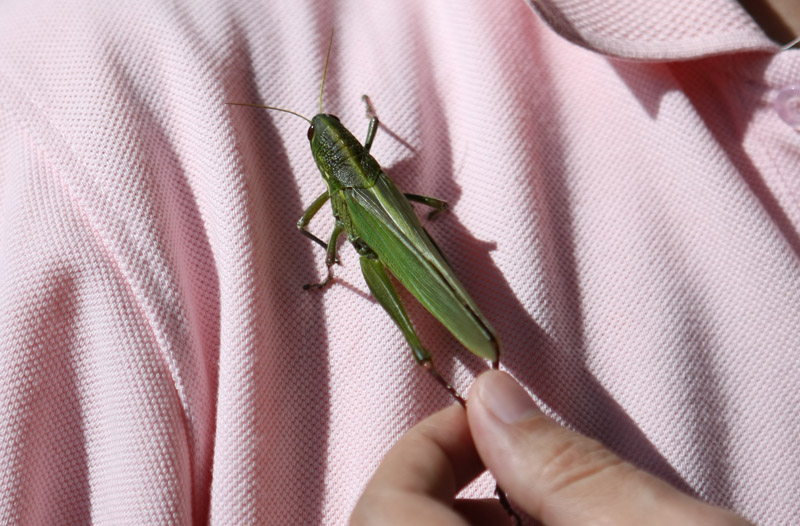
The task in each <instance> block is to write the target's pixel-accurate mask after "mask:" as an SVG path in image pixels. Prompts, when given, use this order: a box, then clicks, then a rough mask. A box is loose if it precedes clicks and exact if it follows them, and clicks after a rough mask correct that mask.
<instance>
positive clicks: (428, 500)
mask: <svg viewBox="0 0 800 526" xmlns="http://www.w3.org/2000/svg"><path fill="white" fill-rule="evenodd" d="M484 469H489V471H490V472H491V473H492V475H493V476H494V477H495V478H496V480H497V482H498V484H499V485H500V486H501V487H502V488H503V489H504V490H505V491H506V493H507V494H508V497H509V499H511V501H512V502H514V503H515V505H516V506H517V507H518V508H520V509H522V510H523V511H524V512H525V513H526V514H527V515H529V516H530V517H533V518H535V519H536V520H538V521H539V523H540V524H543V525H546V526H558V525H569V526H582V525H590V524H592V525H597V524H608V525H617V526H627V525H631V526H633V525H637V526H639V525H642V524H648V525H652V526H660V525H665V526H666V525H675V524H681V525H710V526H744V525H747V524H749V523H748V522H747V521H746V520H744V519H743V518H741V517H739V516H737V515H735V514H734V513H731V512H729V511H727V510H724V509H722V508H718V507H715V506H711V505H709V504H706V503H704V502H701V501H699V500H697V499H694V498H692V497H690V496H688V495H686V494H684V493H682V492H680V491H678V490H677V489H675V488H673V487H672V486H670V485H669V484H667V483H666V482H663V481H662V480H660V479H658V478H656V477H654V476H652V475H650V474H648V473H646V472H644V471H641V470H639V469H637V468H636V467H635V466H633V465H632V464H629V463H627V462H625V461H623V460H622V459H621V458H619V457H618V456H617V455H615V454H614V453H612V452H611V451H609V450H608V449H606V448H605V447H604V446H603V445H602V444H600V443H599V442H597V441H595V440H592V439H590V438H587V437H585V436H583V435H581V434H578V433H575V432H573V431H570V430H568V429H566V428H564V427H562V426H561V425H560V424H558V423H557V422H556V421H554V420H552V419H551V418H549V417H548V416H546V415H544V414H543V413H542V412H541V411H539V409H538V408H537V406H536V405H535V403H534V402H533V400H531V398H530V397H529V396H528V394H527V392H526V391H525V390H524V389H523V388H522V387H521V386H520V385H519V384H517V382H516V381H515V380H513V379H512V378H511V377H510V376H509V375H507V374H506V373H504V372H501V371H496V370H491V371H487V372H485V373H483V374H482V375H481V376H479V377H478V378H477V380H476V381H475V383H474V384H473V386H472V389H471V390H470V393H469V402H468V403H467V409H466V410H464V409H463V408H461V407H460V406H456V405H454V406H451V407H448V408H447V409H443V410H442V411H439V412H438V413H436V414H434V415H432V416H430V417H428V418H426V419H425V420H423V421H422V422H420V423H419V424H417V425H416V426H414V427H413V428H412V429H411V430H410V431H409V432H408V433H406V434H405V435H404V436H403V438H401V439H400V441H399V442H398V443H397V444H396V445H395V446H394V447H393V448H392V449H391V450H390V451H389V453H388V454H387V455H386V457H385V458H384V460H383V462H382V463H381V465H380V466H379V467H378V470H377V471H376V472H375V474H374V475H373V477H372V479H371V480H370V481H369V482H368V484H367V486H366V488H365V489H364V493H363V494H362V495H361V498H360V500H359V501H358V503H357V504H356V507H355V509H354V510H353V514H352V516H351V525H353V526H361V525H368V524H369V525H371V524H382V525H395V524H396V525H401V524H415V525H423V524H431V525H434V524H435V525H443V526H448V525H453V526H455V525H468V524H510V523H511V522H510V518H509V516H508V515H507V514H506V512H505V511H504V510H503V508H502V507H501V506H500V503H499V501H497V500H496V499H486V500H456V499H455V495H456V494H457V493H458V491H459V490H460V489H461V488H463V487H464V486H465V485H466V484H467V483H469V481H471V480H472V479H473V478H475V477H476V476H478V475H479V474H480V473H481V472H482V471H483V470H484Z"/></svg>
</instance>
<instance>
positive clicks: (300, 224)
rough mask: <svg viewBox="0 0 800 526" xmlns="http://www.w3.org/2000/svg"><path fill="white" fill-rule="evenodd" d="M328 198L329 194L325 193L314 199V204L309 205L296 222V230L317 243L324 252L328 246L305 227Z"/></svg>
mask: <svg viewBox="0 0 800 526" xmlns="http://www.w3.org/2000/svg"><path fill="white" fill-rule="evenodd" d="M330 197H331V196H330V194H328V192H325V193H324V194H322V195H321V196H319V197H317V198H316V199H314V202H313V203H311V206H309V207H308V208H307V209H306V211H305V212H303V215H302V216H301V217H300V219H298V220H297V228H298V229H299V230H300V233H301V234H303V235H304V236H306V237H307V238H308V239H310V240H312V241H314V242H315V243H317V244H318V245H319V246H321V247H322V248H324V249H325V250H327V249H328V245H327V244H326V243H325V242H324V241H323V240H321V239H320V238H318V237H317V236H315V235H314V234H312V233H311V232H309V231H308V230H306V227H307V226H308V224H309V223H310V222H311V219H312V218H313V217H314V216H315V215H317V212H319V209H320V208H322V205H324V204H325V203H326V202H327V201H328V199H330Z"/></svg>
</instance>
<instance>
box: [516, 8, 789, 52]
mask: <svg viewBox="0 0 800 526" xmlns="http://www.w3.org/2000/svg"><path fill="white" fill-rule="evenodd" d="M528 2H529V3H530V4H531V6H532V7H533V9H534V10H535V11H536V12H537V13H539V15H540V16H541V18H542V19H543V20H544V21H545V22H546V23H547V24H549V25H550V26H551V27H552V28H553V30H555V31H556V32H557V33H559V34H560V35H561V36H562V37H564V38H566V39H567V40H570V41H572V42H574V43H576V44H578V45H580V46H583V47H585V48H588V49H591V50H593V51H597V52H599V53H603V54H606V55H612V56H616V57H621V58H628V59H638V60H659V61H661V60H663V61H670V60H686V59H692V58H700V57H704V56H709V55H718V54H724V53H733V52H742V51H766V52H771V53H777V52H778V51H780V46H778V44H776V43H775V42H773V41H772V40H770V39H769V38H768V37H767V36H766V35H765V34H764V32H763V31H762V30H761V28H760V27H759V26H758V24H756V22H755V21H754V20H753V19H752V17H750V15H749V14H748V13H747V11H745V10H744V8H742V7H741V6H740V5H739V3H738V2H737V1H736V0H658V1H641V0H528Z"/></svg>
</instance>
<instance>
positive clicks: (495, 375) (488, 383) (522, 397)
mask: <svg viewBox="0 0 800 526" xmlns="http://www.w3.org/2000/svg"><path fill="white" fill-rule="evenodd" d="M485 375H486V378H484V379H483V381H482V382H480V383H478V385H477V387H478V393H477V394H478V398H480V400H481V402H482V403H483V405H484V406H485V407H486V409H488V410H489V412H491V413H492V414H494V415H495V416H496V417H497V418H498V419H500V420H501V421H502V422H504V423H506V424H516V423H517V422H521V421H522V420H525V419H527V418H530V417H532V416H534V415H537V414H539V413H541V411H539V408H538V407H536V404H535V403H534V402H533V400H532V399H531V397H530V396H528V393H527V392H526V391H525V389H523V388H522V386H521V385H519V384H518V383H517V382H516V381H515V380H514V379H513V378H511V377H510V376H509V375H507V374H505V373H501V372H488V373H485Z"/></svg>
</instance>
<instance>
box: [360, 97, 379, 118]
mask: <svg viewBox="0 0 800 526" xmlns="http://www.w3.org/2000/svg"><path fill="white" fill-rule="evenodd" d="M361 101H362V102H363V103H364V104H365V105H366V107H367V109H366V111H365V112H364V113H365V114H366V116H367V118H368V119H377V118H378V115H377V114H376V113H375V108H373V107H372V101H370V100H369V95H366V94H364V95H361Z"/></svg>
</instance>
